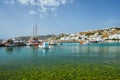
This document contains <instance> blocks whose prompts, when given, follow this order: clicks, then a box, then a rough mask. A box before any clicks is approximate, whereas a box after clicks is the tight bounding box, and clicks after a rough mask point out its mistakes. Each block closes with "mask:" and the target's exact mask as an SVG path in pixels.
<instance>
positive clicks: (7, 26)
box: [0, 0, 120, 39]
mask: <svg viewBox="0 0 120 80" xmlns="http://www.w3.org/2000/svg"><path fill="white" fill-rule="evenodd" d="M36 24H37V27H38V34H39V35H47V34H56V35H58V34H60V33H66V34H71V33H75V32H82V31H88V30H97V29H104V28H109V27H114V26H118V27H119V26H120V0H0V39H1V38H11V37H18V36H32V35H33V32H32V31H33V26H35V25H36Z"/></svg>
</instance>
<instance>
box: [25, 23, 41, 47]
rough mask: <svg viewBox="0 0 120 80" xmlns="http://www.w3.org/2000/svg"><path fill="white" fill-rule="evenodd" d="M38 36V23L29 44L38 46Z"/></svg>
mask: <svg viewBox="0 0 120 80" xmlns="http://www.w3.org/2000/svg"><path fill="white" fill-rule="evenodd" d="M38 42H39V40H38V37H37V24H36V26H35V27H33V36H32V37H31V38H30V40H29V41H28V42H27V43H26V45H28V46H38Z"/></svg>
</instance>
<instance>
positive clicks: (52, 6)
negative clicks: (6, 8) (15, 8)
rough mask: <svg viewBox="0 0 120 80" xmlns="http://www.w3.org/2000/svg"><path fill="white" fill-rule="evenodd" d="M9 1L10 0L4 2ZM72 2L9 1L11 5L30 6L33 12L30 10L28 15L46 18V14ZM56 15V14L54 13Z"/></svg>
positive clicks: (60, 0)
mask: <svg viewBox="0 0 120 80" xmlns="http://www.w3.org/2000/svg"><path fill="white" fill-rule="evenodd" d="M7 1H10V0H6V2H7ZM73 1H74V0H11V3H13V4H15V2H17V3H20V4H22V5H27V6H28V7H29V6H32V7H30V9H31V8H33V9H34V11H32V10H30V11H29V14H36V12H37V13H39V14H40V15H42V16H44V15H45V16H46V15H47V12H49V11H51V12H54V11H56V10H57V8H58V7H59V6H61V5H65V4H67V3H72V2H73ZM55 13H56V12H55Z"/></svg>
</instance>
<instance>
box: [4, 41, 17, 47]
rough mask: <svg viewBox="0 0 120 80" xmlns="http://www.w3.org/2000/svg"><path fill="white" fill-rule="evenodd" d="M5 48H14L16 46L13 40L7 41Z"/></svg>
mask: <svg viewBox="0 0 120 80" xmlns="http://www.w3.org/2000/svg"><path fill="white" fill-rule="evenodd" d="M5 46H6V47H14V46H15V45H14V42H13V40H12V39H8V40H6V41H5Z"/></svg>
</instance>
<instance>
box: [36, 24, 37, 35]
mask: <svg viewBox="0 0 120 80" xmlns="http://www.w3.org/2000/svg"><path fill="white" fill-rule="evenodd" d="M36 37H37V24H36Z"/></svg>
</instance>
